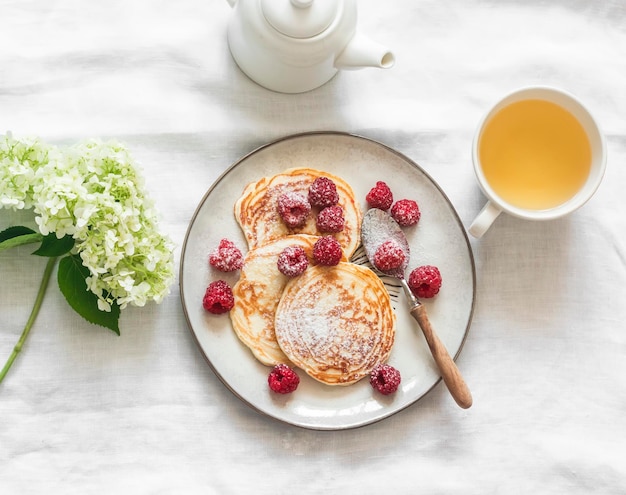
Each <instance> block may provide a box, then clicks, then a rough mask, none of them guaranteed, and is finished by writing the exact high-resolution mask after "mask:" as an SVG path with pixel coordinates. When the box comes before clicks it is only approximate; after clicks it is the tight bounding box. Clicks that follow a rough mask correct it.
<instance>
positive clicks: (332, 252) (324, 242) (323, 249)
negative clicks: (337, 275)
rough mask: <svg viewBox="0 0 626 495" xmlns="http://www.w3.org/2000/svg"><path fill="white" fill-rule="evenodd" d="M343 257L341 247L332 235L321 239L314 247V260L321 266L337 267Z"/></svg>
mask: <svg viewBox="0 0 626 495" xmlns="http://www.w3.org/2000/svg"><path fill="white" fill-rule="evenodd" d="M341 256H342V251H341V246H340V244H339V242H338V241H337V239H335V238H334V237H333V236H331V235H327V236H324V237H320V238H319V239H318V240H317V241H315V244H314V245H313V259H315V261H316V262H317V263H319V264H320V265H324V266H335V265H337V264H339V262H340V261H341Z"/></svg>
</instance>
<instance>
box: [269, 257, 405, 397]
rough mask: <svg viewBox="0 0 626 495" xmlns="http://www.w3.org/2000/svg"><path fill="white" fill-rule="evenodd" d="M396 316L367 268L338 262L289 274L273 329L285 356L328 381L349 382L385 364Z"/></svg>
mask: <svg viewBox="0 0 626 495" xmlns="http://www.w3.org/2000/svg"><path fill="white" fill-rule="evenodd" d="M395 326H396V315H395V313H394V311H393V309H392V307H391V301H390V299H389V294H388V293H387V290H386V289H385V286H384V285H383V283H382V282H381V280H380V279H379V278H378V277H377V276H376V275H375V274H374V272H372V270H370V269H369V268H366V267H362V266H359V265H355V264H353V263H345V262H341V263H339V265H337V266H334V267H325V266H321V265H318V266H314V267H309V268H308V269H307V270H306V271H305V272H304V273H303V274H302V275H301V276H300V277H298V278H294V279H292V280H291V281H290V282H289V283H288V284H287V286H286V287H285V289H284V291H283V296H282V298H281V300H280V302H279V304H278V307H277V308H276V318H275V334H276V339H277V341H278V344H279V345H280V347H281V349H282V350H283V352H284V353H285V355H286V356H287V357H288V358H289V360H290V361H291V362H292V363H293V364H294V365H296V366H298V367H299V368H301V369H302V370H304V371H305V372H306V373H307V374H308V375H310V376H311V377H312V378H314V379H316V380H318V381H320V382H322V383H325V384H328V385H350V384H352V383H355V382H357V381H358V380H360V379H361V378H363V377H365V376H367V375H369V373H370V371H371V370H372V368H373V367H374V366H375V365H376V364H378V363H384V362H386V361H387V359H388V358H389V353H390V352H391V348H392V346H393V343H394V339H395Z"/></svg>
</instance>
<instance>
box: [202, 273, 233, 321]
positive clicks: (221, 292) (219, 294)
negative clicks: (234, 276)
mask: <svg viewBox="0 0 626 495" xmlns="http://www.w3.org/2000/svg"><path fill="white" fill-rule="evenodd" d="M234 305H235V298H234V297H233V291H232V289H231V288H230V286H229V285H228V284H227V283H226V282H224V281H223V280H216V281H215V282H211V283H210V284H209V286H208V287H207V289H206V292H205V293H204V298H203V299H202V307H203V308H204V309H206V310H207V311H208V312H209V313H213V314H214V315H219V314H222V313H227V312H228V311H230V310H231V309H232V308H233V306H234Z"/></svg>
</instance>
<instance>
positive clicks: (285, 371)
mask: <svg viewBox="0 0 626 495" xmlns="http://www.w3.org/2000/svg"><path fill="white" fill-rule="evenodd" d="M267 383H268V384H269V386H270V389H272V391H274V392H276V393H278V394H290V393H291V392H293V391H294V390H295V389H297V388H298V385H299V384H300V377H299V376H298V374H297V373H296V372H295V371H294V370H292V369H291V368H290V367H289V366H287V365H286V364H277V365H276V366H274V367H273V368H272V371H271V372H270V374H269V376H268V377H267Z"/></svg>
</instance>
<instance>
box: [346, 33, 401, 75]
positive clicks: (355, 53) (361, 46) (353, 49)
mask: <svg viewBox="0 0 626 495" xmlns="http://www.w3.org/2000/svg"><path fill="white" fill-rule="evenodd" d="M395 62H396V57H395V55H394V54H393V53H392V52H391V51H389V49H388V48H387V47H385V46H383V45H381V44H379V43H376V42H375V41H372V40H370V39H369V38H367V37H365V36H363V35H361V34H358V33H357V34H356V35H355V36H354V37H353V38H352V39H351V40H350V42H349V43H348V45H347V46H346V47H345V48H344V50H343V51H342V52H341V53H340V54H339V56H338V57H337V58H336V59H335V67H336V68H337V69H362V68H364V67H378V68H380V69H389V68H391V67H393V65H394V64H395Z"/></svg>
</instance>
